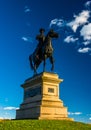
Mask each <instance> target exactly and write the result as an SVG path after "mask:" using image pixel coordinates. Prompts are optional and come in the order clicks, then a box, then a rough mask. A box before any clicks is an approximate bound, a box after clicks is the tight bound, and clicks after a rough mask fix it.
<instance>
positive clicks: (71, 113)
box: [68, 112, 82, 115]
mask: <svg viewBox="0 0 91 130" xmlns="http://www.w3.org/2000/svg"><path fill="white" fill-rule="evenodd" d="M81 114H82V112H68V115H81Z"/></svg>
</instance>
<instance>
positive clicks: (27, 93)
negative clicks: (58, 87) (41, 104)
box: [24, 86, 41, 99]
mask: <svg viewBox="0 0 91 130" xmlns="http://www.w3.org/2000/svg"><path fill="white" fill-rule="evenodd" d="M36 95H41V87H40V86H39V87H36V88H30V89H28V90H25V92H24V99H27V98H29V97H34V96H36Z"/></svg>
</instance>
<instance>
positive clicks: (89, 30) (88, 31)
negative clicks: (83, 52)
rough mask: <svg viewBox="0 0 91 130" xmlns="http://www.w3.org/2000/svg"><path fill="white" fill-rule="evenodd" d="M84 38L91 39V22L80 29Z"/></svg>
mask: <svg viewBox="0 0 91 130" xmlns="http://www.w3.org/2000/svg"><path fill="white" fill-rule="evenodd" d="M80 35H81V36H82V37H83V39H84V40H91V23H89V24H87V25H84V26H83V27H82V29H81V31H80Z"/></svg>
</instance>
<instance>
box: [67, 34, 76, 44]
mask: <svg viewBox="0 0 91 130" xmlns="http://www.w3.org/2000/svg"><path fill="white" fill-rule="evenodd" d="M77 40H78V38H73V36H67V37H66V38H65V39H64V42H67V43H70V42H75V41H77Z"/></svg>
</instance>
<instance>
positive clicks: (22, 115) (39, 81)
mask: <svg viewBox="0 0 91 130" xmlns="http://www.w3.org/2000/svg"><path fill="white" fill-rule="evenodd" d="M62 81H63V80H62V79H59V77H58V75H57V74H54V73H47V72H43V73H41V74H38V75H36V76H34V77H32V78H29V79H27V80H26V81H25V82H24V84H22V85H21V86H22V87H23V89H24V98H23V103H22V104H21V105H20V109H18V110H17V111H16V119H59V120H72V119H70V118H68V113H67V108H66V107H64V106H63V101H62V100H60V99H59V83H61V82H62Z"/></svg>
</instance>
